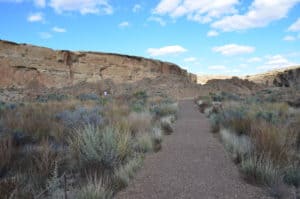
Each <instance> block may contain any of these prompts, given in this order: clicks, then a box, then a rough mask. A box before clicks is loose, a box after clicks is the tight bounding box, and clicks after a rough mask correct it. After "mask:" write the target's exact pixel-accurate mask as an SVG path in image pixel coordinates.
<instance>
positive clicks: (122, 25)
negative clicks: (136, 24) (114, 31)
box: [118, 21, 130, 28]
mask: <svg viewBox="0 0 300 199" xmlns="http://www.w3.org/2000/svg"><path fill="white" fill-rule="evenodd" d="M118 26H119V27H120V28H126V27H128V26H130V24H129V22H128V21H123V22H121V23H119V25H118Z"/></svg>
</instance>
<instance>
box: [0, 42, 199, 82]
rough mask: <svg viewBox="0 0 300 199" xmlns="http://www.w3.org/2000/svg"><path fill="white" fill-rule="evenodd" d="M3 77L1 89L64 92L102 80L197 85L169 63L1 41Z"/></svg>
mask: <svg viewBox="0 0 300 199" xmlns="http://www.w3.org/2000/svg"><path fill="white" fill-rule="evenodd" d="M0 74H1V78H0V87H1V88H8V87H16V88H26V87H48V88H50V87H55V88H61V87H65V86H70V85H73V84H76V83H80V82H96V81H98V80H103V79H112V80H113V81H114V82H116V83H123V82H137V81H139V80H142V79H144V78H150V79H151V78H156V77H158V76H159V75H162V74H167V75H168V74H170V75H178V76H181V77H185V78H186V79H188V80H189V81H190V82H194V83H196V81H197V77H196V75H193V74H190V73H188V72H187V71H186V70H183V69H181V68H180V67H179V66H177V65H175V64H172V63H168V62H162V61H158V60H152V59H146V58H142V57H136V56H128V55H120V54H112V53H100V52H71V51H64V50H59V51H55V50H52V49H49V48H43V47H37V46H32V45H27V44H17V43H13V42H9V41H3V40H0Z"/></svg>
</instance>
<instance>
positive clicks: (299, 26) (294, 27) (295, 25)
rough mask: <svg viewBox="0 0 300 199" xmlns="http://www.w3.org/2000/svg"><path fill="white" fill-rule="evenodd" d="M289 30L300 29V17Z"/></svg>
mask: <svg viewBox="0 0 300 199" xmlns="http://www.w3.org/2000/svg"><path fill="white" fill-rule="evenodd" d="M288 31H292V32H298V31H300V18H299V19H298V20H297V21H296V22H295V23H293V24H292V25H291V26H290V27H289V28H288Z"/></svg>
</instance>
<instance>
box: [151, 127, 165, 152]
mask: <svg viewBox="0 0 300 199" xmlns="http://www.w3.org/2000/svg"><path fill="white" fill-rule="evenodd" d="M162 141H163V135H162V131H161V129H160V128H158V127H154V128H153V129H152V142H153V150H154V151H155V152H157V151H159V150H160V149H161V148H162V146H161V143H162Z"/></svg>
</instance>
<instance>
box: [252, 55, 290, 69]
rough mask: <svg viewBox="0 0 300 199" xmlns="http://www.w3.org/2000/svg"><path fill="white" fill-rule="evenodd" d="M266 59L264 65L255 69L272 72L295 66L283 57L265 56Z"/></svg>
mask: <svg viewBox="0 0 300 199" xmlns="http://www.w3.org/2000/svg"><path fill="white" fill-rule="evenodd" d="M266 59H267V61H266V62H265V63H264V65H262V66H259V67H257V69H260V70H272V69H278V68H282V67H288V66H293V65H296V64H295V63H293V62H291V61H289V60H288V59H287V58H285V57H284V56H283V55H272V56H266Z"/></svg>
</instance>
